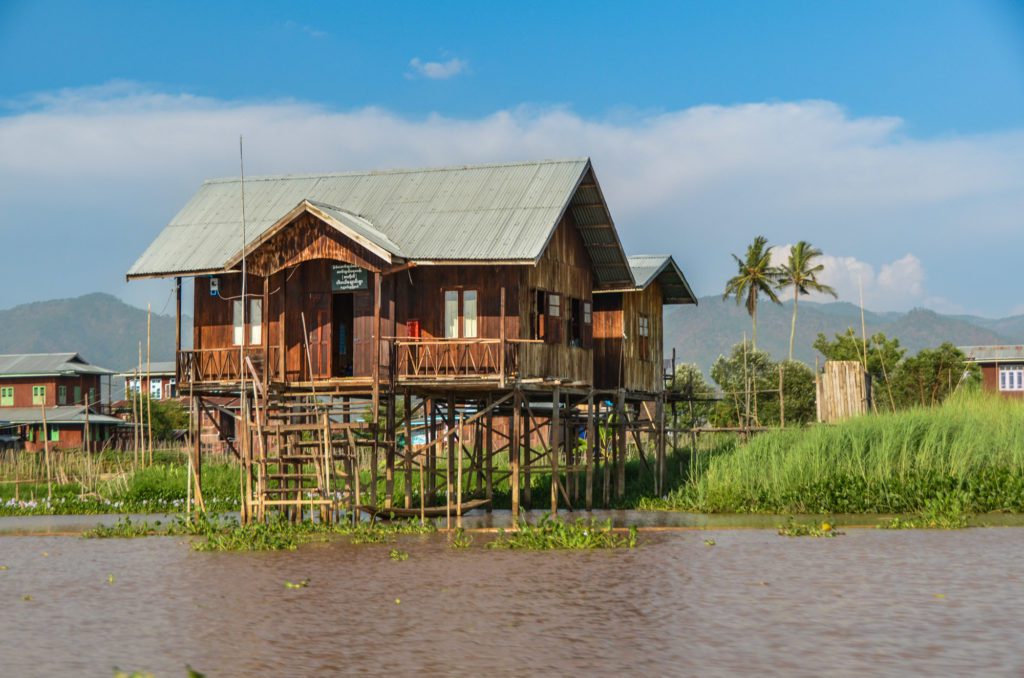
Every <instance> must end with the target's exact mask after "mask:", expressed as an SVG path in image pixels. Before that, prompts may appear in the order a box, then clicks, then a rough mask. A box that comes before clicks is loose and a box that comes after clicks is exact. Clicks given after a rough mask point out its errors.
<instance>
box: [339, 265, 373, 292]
mask: <svg viewBox="0 0 1024 678" xmlns="http://www.w3.org/2000/svg"><path fill="white" fill-rule="evenodd" d="M368 289H370V283H369V271H367V270H366V269H364V268H359V267H358V266H352V265H351V264H336V265H334V266H331V290H332V291H333V292H354V291H356V290H368Z"/></svg>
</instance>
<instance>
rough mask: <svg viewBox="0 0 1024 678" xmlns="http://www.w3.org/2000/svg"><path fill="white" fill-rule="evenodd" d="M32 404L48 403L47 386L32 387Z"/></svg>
mask: <svg viewBox="0 0 1024 678" xmlns="http://www.w3.org/2000/svg"><path fill="white" fill-rule="evenodd" d="M32 404H33V405H45V404H46V387H45V386H33V387H32Z"/></svg>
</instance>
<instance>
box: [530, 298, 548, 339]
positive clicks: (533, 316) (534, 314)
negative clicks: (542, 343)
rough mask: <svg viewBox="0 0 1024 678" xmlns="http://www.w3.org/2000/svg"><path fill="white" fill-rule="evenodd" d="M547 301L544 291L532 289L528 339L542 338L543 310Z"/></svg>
mask: <svg viewBox="0 0 1024 678" xmlns="http://www.w3.org/2000/svg"><path fill="white" fill-rule="evenodd" d="M547 303H548V302H547V295H546V294H545V292H544V291H543V290H534V295H533V306H532V307H531V308H530V339H543V338H544V319H545V318H544V310H545V309H546V308H547Z"/></svg>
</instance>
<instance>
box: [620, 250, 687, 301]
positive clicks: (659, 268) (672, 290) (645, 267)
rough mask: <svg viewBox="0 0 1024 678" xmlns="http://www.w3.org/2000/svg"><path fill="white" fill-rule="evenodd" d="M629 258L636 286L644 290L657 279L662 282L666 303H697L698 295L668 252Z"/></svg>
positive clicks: (636, 255)
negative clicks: (694, 292)
mask: <svg viewBox="0 0 1024 678" xmlns="http://www.w3.org/2000/svg"><path fill="white" fill-rule="evenodd" d="M628 259H629V267H630V268H631V269H632V271H633V279H634V280H636V288H637V289H639V290H642V289H644V288H646V287H647V286H648V285H650V284H651V283H652V282H654V281H655V280H657V281H658V282H659V283H661V289H662V294H663V299H664V302H665V303H666V304H696V303H697V297H696V296H695V295H694V294H693V290H691V289H690V283H688V282H686V276H684V275H683V271H682V270H681V269H680V268H679V265H678V264H676V261H675V259H673V258H672V257H671V255H668V254H635V255H632V256H630V257H628Z"/></svg>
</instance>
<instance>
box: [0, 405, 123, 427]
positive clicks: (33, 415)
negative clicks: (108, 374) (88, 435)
mask: <svg viewBox="0 0 1024 678" xmlns="http://www.w3.org/2000/svg"><path fill="white" fill-rule="evenodd" d="M0 413H2V414H3V417H4V420H5V421H7V422H8V423H10V424H14V425H21V424H42V423H43V413H42V411H41V410H40V408H38V407H5V408H4V409H3V411H2V412H0ZM84 423H85V408H84V407H81V406H77V405H61V406H59V407H47V408H46V424H47V425H51V424H53V425H56V424H84ZM89 424H90V425H91V424H114V425H118V426H120V425H121V424H124V421H122V420H121V419H118V418H117V417H111V416H109V415H106V414H97V413H95V412H93V411H92V410H91V409H90V410H89Z"/></svg>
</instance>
